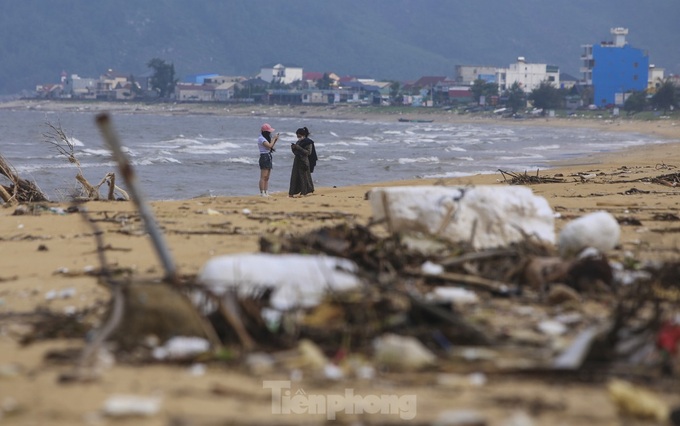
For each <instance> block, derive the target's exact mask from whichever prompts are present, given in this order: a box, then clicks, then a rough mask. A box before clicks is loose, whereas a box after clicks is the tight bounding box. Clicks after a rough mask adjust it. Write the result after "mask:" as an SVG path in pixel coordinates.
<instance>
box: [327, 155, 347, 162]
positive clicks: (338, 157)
mask: <svg viewBox="0 0 680 426" xmlns="http://www.w3.org/2000/svg"><path fill="white" fill-rule="evenodd" d="M326 159H327V160H328V161H347V157H343V156H342V155H328V156H326Z"/></svg>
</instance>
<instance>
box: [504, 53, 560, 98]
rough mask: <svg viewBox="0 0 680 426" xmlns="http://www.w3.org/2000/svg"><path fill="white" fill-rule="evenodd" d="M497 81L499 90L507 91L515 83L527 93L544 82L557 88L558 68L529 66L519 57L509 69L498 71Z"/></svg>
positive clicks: (543, 65) (538, 65) (545, 65)
mask: <svg viewBox="0 0 680 426" xmlns="http://www.w3.org/2000/svg"><path fill="white" fill-rule="evenodd" d="M497 81H498V84H499V86H500V89H501V90H505V89H508V88H510V87H511V86H512V85H513V84H514V83H515V82H517V83H519V85H520V87H521V88H522V90H524V91H525V92H527V93H528V92H531V91H532V90H534V89H536V88H538V87H539V86H540V85H541V83H543V82H544V81H545V82H548V83H550V84H551V85H552V86H554V87H555V88H559V87H560V68H559V67H558V66H556V65H547V64H530V63H527V61H526V60H525V59H524V57H523V56H520V57H519V58H517V63H514V64H510V67H509V68H506V69H499V70H498V78H497Z"/></svg>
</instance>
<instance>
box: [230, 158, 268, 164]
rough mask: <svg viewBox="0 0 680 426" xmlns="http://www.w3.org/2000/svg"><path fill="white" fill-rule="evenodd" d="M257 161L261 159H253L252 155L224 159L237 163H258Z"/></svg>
mask: <svg viewBox="0 0 680 426" xmlns="http://www.w3.org/2000/svg"><path fill="white" fill-rule="evenodd" d="M257 161H259V160H256V159H253V158H252V157H232V158H226V159H224V162H225V163H236V164H256V163H257Z"/></svg>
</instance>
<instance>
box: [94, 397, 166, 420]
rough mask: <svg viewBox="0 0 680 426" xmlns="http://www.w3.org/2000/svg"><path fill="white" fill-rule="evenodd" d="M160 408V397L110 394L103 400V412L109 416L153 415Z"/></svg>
mask: <svg viewBox="0 0 680 426" xmlns="http://www.w3.org/2000/svg"><path fill="white" fill-rule="evenodd" d="M160 408H161V398H160V397H146V396H139V395H112V396H110V397H109V398H108V399H107V400H106V401H105V402H104V408H103V412H104V414H105V415H107V416H111V417H130V416H153V415H154V414H156V413H158V411H159V410H160Z"/></svg>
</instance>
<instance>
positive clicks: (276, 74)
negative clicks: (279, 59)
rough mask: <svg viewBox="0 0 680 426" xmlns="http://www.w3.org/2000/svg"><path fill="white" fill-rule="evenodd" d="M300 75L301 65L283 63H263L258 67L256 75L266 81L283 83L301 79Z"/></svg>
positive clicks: (301, 74)
mask: <svg viewBox="0 0 680 426" xmlns="http://www.w3.org/2000/svg"><path fill="white" fill-rule="evenodd" d="M302 76H303V73H302V67H298V66H297V65H284V64H273V65H265V66H263V67H262V68H260V74H259V75H258V77H260V78H261V79H262V80H264V81H266V82H267V83H271V82H273V81H276V82H279V83H283V84H291V83H293V82H294V81H302Z"/></svg>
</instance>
